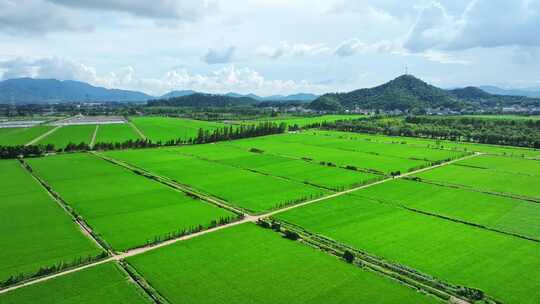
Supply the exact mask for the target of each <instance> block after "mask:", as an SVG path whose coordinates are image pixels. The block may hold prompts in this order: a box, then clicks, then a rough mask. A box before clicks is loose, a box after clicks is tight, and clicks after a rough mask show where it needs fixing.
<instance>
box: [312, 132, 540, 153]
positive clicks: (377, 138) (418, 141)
mask: <svg viewBox="0 0 540 304" xmlns="http://www.w3.org/2000/svg"><path fill="white" fill-rule="evenodd" d="M312 131H313V130H310V132H312ZM316 133H317V134H320V135H324V136H329V137H343V136H345V137H347V138H349V139H357V140H363V141H370V142H380V143H394V144H403V145H413V146H419V147H428V148H437V149H448V150H454V151H464V152H482V153H487V154H494V155H503V156H513V157H533V158H534V157H536V158H537V157H540V150H538V149H530V148H520V147H510V146H497V145H487V144H477V143H469V142H458V141H448V140H437V139H428V138H418V137H405V136H399V137H398V136H386V135H373V134H362V133H348V132H337V131H321V130H317V131H316Z"/></svg>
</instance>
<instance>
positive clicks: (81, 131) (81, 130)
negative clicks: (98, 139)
mask: <svg viewBox="0 0 540 304" xmlns="http://www.w3.org/2000/svg"><path fill="white" fill-rule="evenodd" d="M95 130H96V126H95V125H73V126H64V127H61V128H59V129H58V130H56V131H54V132H53V133H51V134H49V135H48V136H46V137H44V138H42V139H41V140H40V141H39V142H38V144H40V145H48V144H53V145H54V147H55V148H57V149H58V148H65V147H66V146H67V145H68V144H69V143H73V144H80V143H85V144H90V141H91V140H92V135H93V134H94V131H95Z"/></svg>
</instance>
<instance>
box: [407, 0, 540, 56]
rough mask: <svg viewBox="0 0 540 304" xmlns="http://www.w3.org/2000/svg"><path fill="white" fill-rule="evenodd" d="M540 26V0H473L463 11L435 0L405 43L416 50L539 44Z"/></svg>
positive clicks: (421, 15) (418, 20) (419, 19)
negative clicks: (456, 12) (450, 7)
mask: <svg viewBox="0 0 540 304" xmlns="http://www.w3.org/2000/svg"><path fill="white" fill-rule="evenodd" d="M539 28H540V0H516V1H507V0H471V1H470V2H469V4H468V5H467V6H466V8H465V10H464V11H463V13H462V14H461V15H456V14H451V13H449V11H448V10H447V9H446V7H445V6H444V5H442V4H441V3H440V2H438V1H432V2H430V3H429V4H428V5H427V6H425V7H423V8H422V10H421V12H420V14H419V16H418V19H417V21H416V23H415V25H414V26H413V28H412V29H411V31H410V33H409V36H408V37H407V40H406V42H405V44H404V46H405V47H406V48H407V49H409V50H411V51H414V52H422V51H425V50H428V49H439V50H464V49H470V48H475V47H484V48H490V47H500V46H512V45H513V46H538V45H540V35H539V34H538V29H539Z"/></svg>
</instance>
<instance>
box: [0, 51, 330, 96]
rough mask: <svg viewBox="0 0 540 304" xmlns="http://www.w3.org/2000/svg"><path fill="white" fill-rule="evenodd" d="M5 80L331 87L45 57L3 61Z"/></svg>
mask: <svg viewBox="0 0 540 304" xmlns="http://www.w3.org/2000/svg"><path fill="white" fill-rule="evenodd" d="M0 72H3V75H2V78H3V79H8V78H18V77H33V78H56V79H60V80H79V81H85V82H88V83H91V84H93V85H98V86H104V87H108V88H122V89H131V90H140V91H145V92H148V93H151V94H155V95H161V94H163V93H165V92H167V91H170V90H178V89H192V90H197V91H202V92H209V93H224V92H230V91H237V92H243V93H248V92H253V93H256V94H267V95H271V94H290V93H296V92H299V91H310V92H319V93H320V92H325V91H327V90H328V89H329V88H328V87H327V86H325V85H323V84H314V83H311V82H308V81H305V80H300V81H295V80H280V79H267V78H266V77H264V76H263V75H262V74H260V73H259V72H258V71H256V70H253V69H251V68H247V67H244V68H237V67H236V66H234V65H230V66H226V67H223V68H221V69H218V70H215V71H212V72H210V73H206V74H201V73H193V72H191V71H189V70H188V69H186V68H181V67H180V68H174V69H172V70H170V71H168V72H166V73H165V74H164V75H163V76H162V77H156V78H146V77H140V76H138V75H137V73H136V71H135V69H134V68H133V67H131V66H127V67H125V68H123V69H121V70H120V71H117V72H110V73H106V74H100V73H97V71H96V69H95V68H93V67H91V66H88V65H85V64H82V63H79V62H76V61H73V60H68V59H62V58H43V59H37V60H29V59H22V58H19V59H14V60H10V61H3V62H0Z"/></svg>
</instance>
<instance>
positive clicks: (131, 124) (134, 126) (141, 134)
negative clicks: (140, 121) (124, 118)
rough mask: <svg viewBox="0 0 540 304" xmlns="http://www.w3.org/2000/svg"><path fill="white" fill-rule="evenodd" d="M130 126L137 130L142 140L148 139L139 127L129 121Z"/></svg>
mask: <svg viewBox="0 0 540 304" xmlns="http://www.w3.org/2000/svg"><path fill="white" fill-rule="evenodd" d="M128 124H129V125H130V126H131V128H132V129H133V130H135V132H136V133H137V134H138V135H139V137H140V138H142V139H146V135H144V133H143V132H142V131H141V130H139V128H137V126H136V125H135V124H134V123H132V122H131V121H128Z"/></svg>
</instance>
